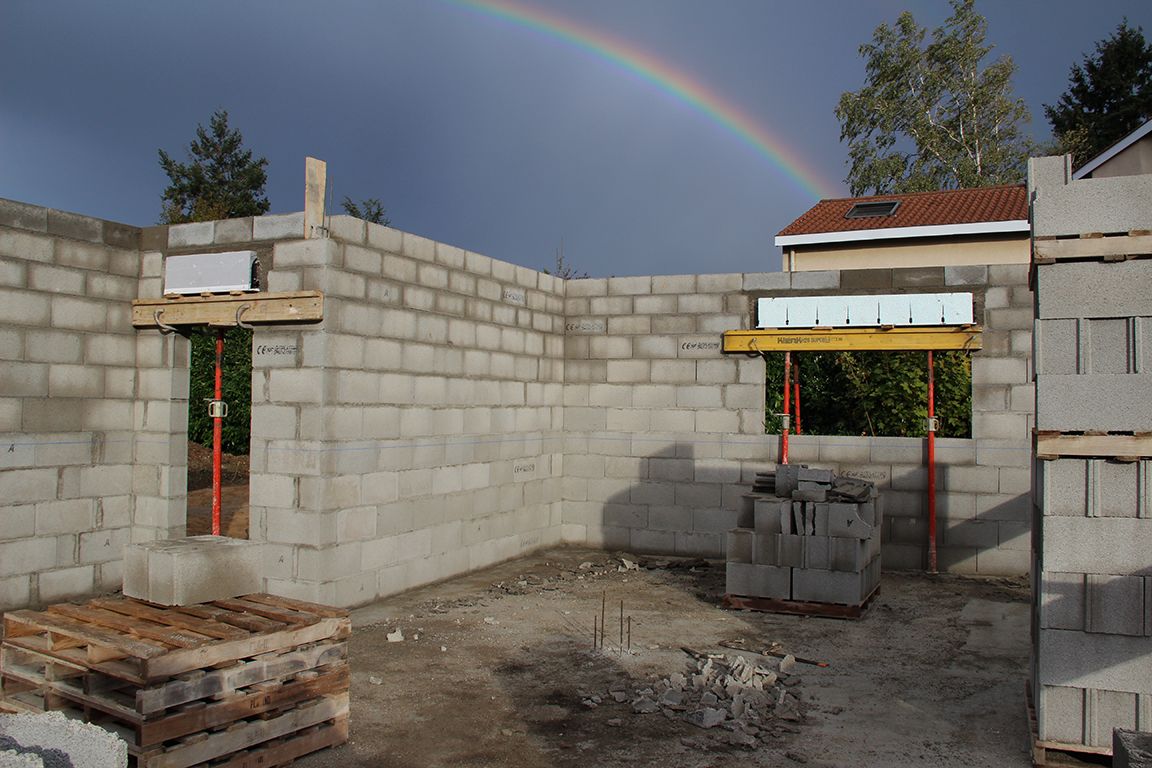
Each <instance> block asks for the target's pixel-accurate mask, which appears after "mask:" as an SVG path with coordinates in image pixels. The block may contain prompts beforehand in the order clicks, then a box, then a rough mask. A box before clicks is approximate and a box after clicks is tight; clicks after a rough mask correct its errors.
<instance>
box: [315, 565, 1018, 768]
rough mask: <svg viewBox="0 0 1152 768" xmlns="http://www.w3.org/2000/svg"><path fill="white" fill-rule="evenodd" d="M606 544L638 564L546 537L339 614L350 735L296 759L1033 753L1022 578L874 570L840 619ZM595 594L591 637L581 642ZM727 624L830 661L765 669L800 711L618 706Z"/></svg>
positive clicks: (1011, 762)
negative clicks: (741, 602)
mask: <svg viewBox="0 0 1152 768" xmlns="http://www.w3.org/2000/svg"><path fill="white" fill-rule="evenodd" d="M623 557H625V558H629V559H630V560H632V561H635V562H637V563H638V564H639V565H640V567H639V568H638V569H631V568H627V567H626V564H625V563H624V562H623V561H622V560H621V557H620V556H613V555H609V554H606V553H603V552H598V551H590V550H581V549H559V550H553V551H550V552H546V553H543V554H540V555H537V556H534V557H531V558H528V559H523V560H518V561H514V562H510V563H505V564H503V565H500V566H497V567H495V568H492V569H488V570H485V571H482V572H479V573H474V574H470V575H467V576H464V577H461V578H459V579H455V580H452V581H449V582H446V583H443V584H439V585H435V586H431V587H427V588H423V589H420V590H416V591H413V592H410V593H407V594H404V595H400V596H398V597H395V598H391V599H388V600H384V601H381V602H378V603H376V604H373V605H370V606H367V607H364V608H361V609H359V610H357V611H355V612H354V614H353V621H354V626H355V629H354V632H353V637H352V640H351V649H350V656H351V663H352V669H353V678H352V735H351V739H350V741H349V743H347V744H345V745H343V746H341V747H339V748H336V749H331V750H326V751H323V752H319V753H316V754H314V755H311V756H308V757H305V758H302V759H301V760H299V761H297V763H296V765H299V766H301V767H302V768H319V767H320V766H333V765H341V766H348V768H351V767H352V766H363V767H365V768H367V766H373V767H376V766H422V767H427V766H513V767H523V768H528V767H529V766H532V767H535V766H574V767H575V766H580V767H582V768H583V767H586V766H660V767H661V768H681V767H684V768H687V767H691V768H705V767H706V766H713V767H717V768H718V767H719V766H797V765H805V766H812V767H813V768H817V767H823V766H857V767H859V768H892V767H893V766H933V767H938V768H951V767H953V766H957V767H958V766H1009V767H1010V766H1028V765H1031V762H1030V760H1029V756H1028V726H1027V719H1026V715H1025V703H1024V681H1025V679H1026V677H1027V661H1028V645H1029V639H1028V636H1029V632H1028V624H1029V618H1028V617H1029V606H1028V588H1027V584H1026V581H1025V580H1023V579H1020V580H1003V579H997V580H988V579H966V578H960V577H954V576H937V577H929V576H926V575H900V574H885V575H884V579H883V585H882V591H881V594H880V595H879V596H878V597H877V598H876V600H875V601H874V602H873V604H872V606H871V608H870V610H869V611H868V612H867V614H866V615H865V617H864V618H863V619H861V620H858V621H845V620H834V619H824V618H804V617H798V616H784V615H777V614H765V613H753V612H746V611H731V610H725V609H723V608H721V607H720V597H721V595H722V592H723V589H724V574H723V566H722V564H712V565H708V564H706V563H703V562H698V563H697V564H696V567H691V568H686V567H676V566H683V563H682V562H681V561H669V560H666V559H665V560H663V561H655V560H645V559H642V558H634V557H632V556H630V555H623ZM653 566H656V567H653ZM620 601H623V603H624V609H623V611H624V615H625V616H626V617H628V616H630V617H631V648H630V650H629V649H628V648H625V649H623V650H621V648H620V643H619V635H620V630H619V615H620ZM602 604H606V606H607V609H606V611H605V613H606V615H607V617H608V619H607V629H608V631H607V642H606V643H605V648H604V650H593V649H592V636H593V631H592V628H593V620H594V617H599V615H600V613H601V610H602ZM596 620H597V621H598V620H599V619H598V618H597V619H596ZM396 630H400V632H401V633H402V634H403V638H404V639H403V640H402V641H398V642H390V641H389V640H388V637H387V636H388V635H389V633H395V632H396ZM394 636H395V635H394ZM739 640H743V641H745V643H746V645H747V647H750V648H756V649H763V648H765V647H767V646H769V645H770V644H771V643H773V642H776V643H779V644H780V645H781V646H782V649H783V651H784V652H788V653H792V654H795V655H796V656H800V657H805V658H808V659H812V660H818V661H824V662H827V664H828V666H827V667H817V666H812V665H809V664H803V663H801V664H797V665H796V666H795V667H794V668H792V670H791V674H790V675H787V676H783V675H782V676H781V677H782V678H785V681H784V683H783V684H784V685H785V686H787V687H786V688H781V689H780V690H786V691H787V693H788V695H789V696H794V697H795V698H796V699H799V705H798V708H797V713H794V714H793V715H792V716H791V717H788V716H787V715H785V716H784V717H776V718H773V717H769V718H768V719H767V721H766V722H761V723H760V724H759V725H760V726H761V727H759V728H753V729H750V730H751V731H752V734H751V736H750V737H749V736H748V735H747V733H745V734H743V735H741V734H737V733H735V732H734V731H733V730H729V727H730V726H731V721H729V722H728V723H725V724H723V725H718V726H716V727H713V728H709V729H703V728H700V727H697V726H695V725H692V724H690V723H689V722H686V721H685V719H684V717H685V715H686V714H687V713H686V712H677V711H672V710H667V711H661V710H658V711H656V712H655V713H652V714H634V712H633V701H634V700H636V699H637V698H640V697H642V696H643V695H644V692H645V691H649V693H650V694H651V693H652V691H655V693H656V694H659V692H660V690H662V689H663V687H664V686H663V684H662V683H661V682H660V681H662V680H667V679H669V677H670V676H671V675H673V674H674V673H677V672H680V673H684V674H688V673H691V672H693V671H696V670H697V667H698V665H699V664H700V663H703V662H697V661H695V660H693V659H692V658H690V657H689V655H688V654H686V653H685V652H684V651H682V650H681V647H682V646H686V647H688V648H691V649H693V650H696V651H699V652H703V653H726V654H729V656H732V655H735V654H739V653H740V652H739V651H734V650H730V649H729V648H727V647H724V646H723V645H722V643H726V642H730V641H739ZM627 645H628V641H627V638H625V646H627ZM743 655H744V656H746V657H747V658H748V659H749V660H751V661H754V662H755V663H757V664H762V665H764V666H766V667H772V666H774V665H777V664H778V663H779V660H778V659H776V658H774V657H765V656H761V655H759V654H756V653H745V654H743ZM613 694H617V695H616V696H614V695H613ZM616 698H623V699H624V701H622V702H619V703H618V702H617V701H616V700H615V699H616ZM785 698H786V699H787V698H788V697H785ZM789 701H791V699H789ZM778 711H779V710H778ZM752 745H754V746H752Z"/></svg>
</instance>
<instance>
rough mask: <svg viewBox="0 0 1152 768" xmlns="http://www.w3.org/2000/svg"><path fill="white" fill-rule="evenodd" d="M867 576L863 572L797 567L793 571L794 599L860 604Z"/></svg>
mask: <svg viewBox="0 0 1152 768" xmlns="http://www.w3.org/2000/svg"><path fill="white" fill-rule="evenodd" d="M866 583H867V577H866V576H865V574H864V573H861V572H846V571H828V570H816V569H811V568H797V569H796V570H794V571H793V572H792V599H793V600H804V601H809V602H814V603H838V604H841V605H860V603H861V602H863V600H864V598H865V597H867V594H866V593H865V585H866Z"/></svg>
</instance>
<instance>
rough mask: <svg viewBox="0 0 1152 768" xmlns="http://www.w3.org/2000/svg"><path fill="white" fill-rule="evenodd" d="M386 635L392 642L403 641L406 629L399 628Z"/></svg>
mask: <svg viewBox="0 0 1152 768" xmlns="http://www.w3.org/2000/svg"><path fill="white" fill-rule="evenodd" d="M385 637H387V638H388V642H390V643H402V642H404V630H402V629H399V628H397V629H396V631H395V632H389V633H388V634H387V635H385Z"/></svg>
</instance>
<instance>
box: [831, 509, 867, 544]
mask: <svg viewBox="0 0 1152 768" xmlns="http://www.w3.org/2000/svg"><path fill="white" fill-rule="evenodd" d="M872 530H873V528H872V526H871V525H868V523H866V522H864V520H863V519H861V517H860V512H859V508H858V505H856V504H843V503H835V504H829V505H828V535H829V536H841V537H850V538H856V539H867V538H870V537H871V536H872Z"/></svg>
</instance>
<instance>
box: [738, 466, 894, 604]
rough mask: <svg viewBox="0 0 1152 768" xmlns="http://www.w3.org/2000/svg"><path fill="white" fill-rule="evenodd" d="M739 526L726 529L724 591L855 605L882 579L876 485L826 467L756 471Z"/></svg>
mask: <svg viewBox="0 0 1152 768" xmlns="http://www.w3.org/2000/svg"><path fill="white" fill-rule="evenodd" d="M745 499H746V502H747V505H748V508H747V509H746V514H745V516H744V517H745V520H743V521H742V526H741V527H739V528H735V529H733V530H731V531H729V532H728V550H727V555H728V557H727V561H728V562H727V592H728V594H730V595H739V596H745V597H761V598H769V599H774V600H790V601H799V602H814V603H835V604H841V605H849V606H859V605H862V604H864V603H866V602H867V600H868V598H869V597H871V595H872V594H873V593H874V592H875V590H876V588H877V587H878V585H879V583H880V538H881V527H882V523H883V520H882V515H881V510H880V499H879V495H878V493H877V490H876V487H875V485H873V484H872V483H869V482H866V481H864V480H858V479H855V478H849V477H842V476H837V475H835V474H834V473H833V472H832V470H830V469H813V468H809V467H808V466H806V465H803V464H778V465H776V471H775V472H765V473H758V474H757V475H756V480H755V482H754V483H753V489H752V493H750V494H748V495H747V496H746V497H745Z"/></svg>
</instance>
